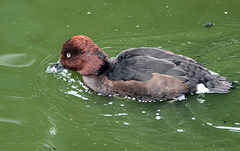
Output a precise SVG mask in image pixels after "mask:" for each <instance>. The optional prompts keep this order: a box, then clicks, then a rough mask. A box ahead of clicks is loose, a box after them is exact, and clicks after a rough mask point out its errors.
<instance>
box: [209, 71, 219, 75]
mask: <svg viewBox="0 0 240 151" xmlns="http://www.w3.org/2000/svg"><path fill="white" fill-rule="evenodd" d="M210 73H211V75H218V73H217V72H213V71H210Z"/></svg>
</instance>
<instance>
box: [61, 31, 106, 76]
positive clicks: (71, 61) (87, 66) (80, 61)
mask: <svg viewBox="0 0 240 151" xmlns="http://www.w3.org/2000/svg"><path fill="white" fill-rule="evenodd" d="M60 59H61V63H62V65H63V66H64V67H66V68H67V69H69V70H73V71H77V72H79V73H80V74H81V75H84V76H87V75H94V74H97V73H98V71H99V69H101V68H102V67H103V66H105V65H106V64H107V60H108V55H107V54H105V53H104V52H103V51H102V50H101V49H100V48H99V47H98V46H97V45H96V44H95V43H94V42H93V41H92V40H91V39H90V38H88V37H87V36H82V35H78V36H74V37H72V38H71V39H69V40H67V41H66V42H65V44H64V45H63V48H62V52H61V57H60Z"/></svg>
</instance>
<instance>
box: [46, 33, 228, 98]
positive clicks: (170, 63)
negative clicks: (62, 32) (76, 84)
mask: <svg viewBox="0 0 240 151" xmlns="http://www.w3.org/2000/svg"><path fill="white" fill-rule="evenodd" d="M50 69H51V71H52V72H54V73H56V72H60V71H62V70H63V69H68V70H72V71H75V72H78V73H79V74H80V75H82V79H83V81H84V83H85V85H87V86H88V87H89V88H90V89H92V90H93V91H95V92H96V93H98V94H102V95H103V96H116V95H117V96H118V95H119V96H124V97H128V98H132V99H134V100H138V101H140V102H152V101H154V102H155V101H164V100H168V99H179V98H182V96H184V95H185V94H188V93H189V94H195V93H196V94H200V93H228V92H230V91H229V89H231V88H232V83H231V82H229V81H227V80H226V79H227V78H226V77H223V76H220V75H219V74H217V73H215V72H212V71H210V70H209V69H207V68H206V67H204V66H203V65H202V64H200V63H198V62H197V61H195V60H193V59H191V58H189V57H186V56H182V55H178V54H174V53H173V52H171V51H168V50H163V49H160V48H153V47H140V48H130V49H127V50H124V51H122V52H121V53H119V54H118V55H117V56H116V57H114V58H109V56H108V55H107V54H106V53H105V52H104V51H103V50H102V49H100V48H99V47H98V46H97V45H96V44H95V43H94V42H93V41H92V40H91V39H90V38H89V37H87V36H84V35H77V36H74V37H72V38H70V39H68V40H67V41H66V42H65V43H64V45H63V47H62V50H61V54H60V59H59V61H58V62H57V63H56V64H54V65H52V66H51V67H50Z"/></svg>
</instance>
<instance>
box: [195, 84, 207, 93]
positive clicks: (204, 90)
mask: <svg viewBox="0 0 240 151" xmlns="http://www.w3.org/2000/svg"><path fill="white" fill-rule="evenodd" d="M208 92H209V89H208V88H206V87H205V85H204V84H202V83H199V84H198V85H197V92H196V93H197V94H201V93H208Z"/></svg>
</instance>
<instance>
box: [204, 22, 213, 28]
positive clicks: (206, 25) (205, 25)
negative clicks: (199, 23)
mask: <svg viewBox="0 0 240 151" xmlns="http://www.w3.org/2000/svg"><path fill="white" fill-rule="evenodd" d="M213 25H214V24H213V23H211V22H207V23H206V24H204V25H203V26H204V27H212V26H213Z"/></svg>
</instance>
